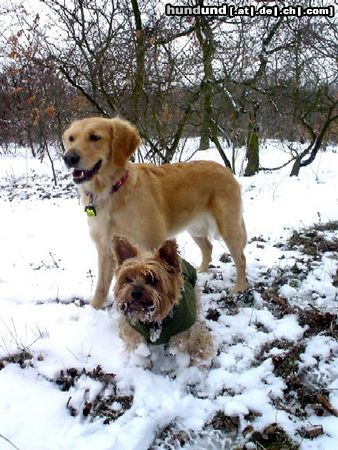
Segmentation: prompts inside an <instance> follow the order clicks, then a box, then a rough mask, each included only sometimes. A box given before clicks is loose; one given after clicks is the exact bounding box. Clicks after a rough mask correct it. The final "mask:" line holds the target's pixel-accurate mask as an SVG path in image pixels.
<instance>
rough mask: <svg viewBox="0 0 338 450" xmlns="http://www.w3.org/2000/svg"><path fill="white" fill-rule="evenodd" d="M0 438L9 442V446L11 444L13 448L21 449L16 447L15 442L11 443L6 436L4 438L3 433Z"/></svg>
mask: <svg viewBox="0 0 338 450" xmlns="http://www.w3.org/2000/svg"><path fill="white" fill-rule="evenodd" d="M0 438H1V439H3V440H4V441H6V442H8V444H10V445H11V446H12V447H13V448H16V450H20V449H19V447H17V446H16V445H14V444H13V442H11V441H10V440H9V439H7V438H6V437H5V436H3V435H2V434H1V433H0Z"/></svg>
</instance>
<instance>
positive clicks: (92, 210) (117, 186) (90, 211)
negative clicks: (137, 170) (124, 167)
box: [84, 171, 128, 217]
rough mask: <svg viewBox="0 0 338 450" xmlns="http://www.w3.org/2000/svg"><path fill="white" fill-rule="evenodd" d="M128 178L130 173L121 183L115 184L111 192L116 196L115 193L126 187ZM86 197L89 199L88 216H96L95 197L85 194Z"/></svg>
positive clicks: (120, 180) (125, 175) (124, 176)
mask: <svg viewBox="0 0 338 450" xmlns="http://www.w3.org/2000/svg"><path fill="white" fill-rule="evenodd" d="M127 178H128V171H127V172H126V173H125V174H124V175H123V176H122V178H120V179H119V181H118V182H117V183H115V184H113V186H112V188H111V189H110V192H111V193H112V194H114V192H117V191H118V190H119V189H120V187H121V186H123V185H124V183H125V182H126V180H127ZM85 194H86V196H87V197H88V205H87V206H86V207H85V209H84V210H85V212H86V213H87V215H88V216H90V217H92V216H96V209H95V205H94V195H93V194H92V193H91V192H87V191H86V192H85Z"/></svg>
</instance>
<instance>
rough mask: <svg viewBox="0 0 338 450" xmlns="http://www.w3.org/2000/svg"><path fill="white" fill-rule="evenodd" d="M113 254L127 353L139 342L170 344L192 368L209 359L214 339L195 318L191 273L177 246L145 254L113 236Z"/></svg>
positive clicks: (196, 302)
mask: <svg viewBox="0 0 338 450" xmlns="http://www.w3.org/2000/svg"><path fill="white" fill-rule="evenodd" d="M113 250H114V255H115V258H116V262H117V271H116V283H115V287H114V294H115V303H116V306H117V308H118V310H120V311H121V312H122V315H121V318H120V323H119V331H120V337H121V338H122V340H123V341H124V343H125V345H126V349H127V350H128V351H132V350H135V349H136V347H137V346H138V345H139V344H141V343H142V342H147V343H148V344H152V345H161V344H169V345H170V348H171V349H172V351H173V352H174V353H176V352H177V351H178V352H187V353H189V354H190V358H191V362H192V363H193V364H197V363H199V362H200V361H202V360H206V359H210V358H211V357H212V356H213V354H214V350H213V340H212V336H211V333H210V331H209V330H208V329H207V328H206V326H205V325H204V324H203V323H202V322H201V321H200V320H199V318H198V314H199V296H198V293H197V291H196V278H197V275H196V270H195V269H194V268H193V267H192V266H191V265H190V264H189V263H188V262H187V261H185V260H183V259H181V258H180V256H179V255H178V252H177V244H176V241H175V240H168V241H165V242H164V244H163V245H162V246H161V247H160V248H159V249H158V250H157V251H156V252H155V253H149V252H145V251H141V250H140V249H139V248H138V247H136V246H134V245H132V244H131V243H130V242H129V241H128V240H127V239H125V238H122V237H118V236H115V237H114V238H113Z"/></svg>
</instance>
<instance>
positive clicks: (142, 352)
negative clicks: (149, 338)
mask: <svg viewBox="0 0 338 450" xmlns="http://www.w3.org/2000/svg"><path fill="white" fill-rule="evenodd" d="M129 361H130V363H131V364H132V365H135V366H137V367H143V368H144V369H151V367H152V360H151V352H150V348H149V346H148V345H147V344H146V343H144V342H142V343H141V344H139V345H138V346H137V347H136V348H135V349H134V350H133V351H132V352H130V354H129Z"/></svg>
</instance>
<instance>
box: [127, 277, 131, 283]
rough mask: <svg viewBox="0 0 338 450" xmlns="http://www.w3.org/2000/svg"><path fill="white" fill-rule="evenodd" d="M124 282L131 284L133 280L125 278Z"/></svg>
mask: <svg viewBox="0 0 338 450" xmlns="http://www.w3.org/2000/svg"><path fill="white" fill-rule="evenodd" d="M125 281H126V283H132V282H133V279H132V278H130V277H126V278H125Z"/></svg>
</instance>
